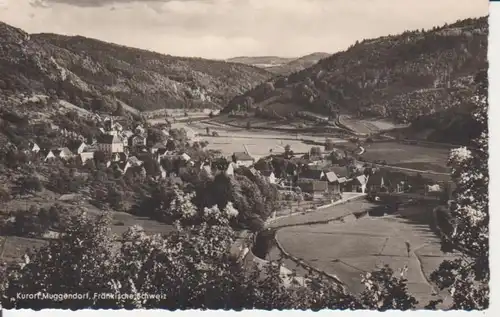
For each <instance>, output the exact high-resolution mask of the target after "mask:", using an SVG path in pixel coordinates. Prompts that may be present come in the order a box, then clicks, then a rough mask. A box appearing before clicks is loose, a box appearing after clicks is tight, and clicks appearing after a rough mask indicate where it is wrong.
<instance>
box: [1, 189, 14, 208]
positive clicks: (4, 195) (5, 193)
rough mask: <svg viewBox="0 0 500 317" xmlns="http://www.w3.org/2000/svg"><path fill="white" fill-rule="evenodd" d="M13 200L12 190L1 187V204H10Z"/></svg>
mask: <svg viewBox="0 0 500 317" xmlns="http://www.w3.org/2000/svg"><path fill="white" fill-rule="evenodd" d="M11 199H12V196H11V192H10V188H9V187H7V186H6V185H0V204H2V203H6V202H9V201H10V200H11Z"/></svg>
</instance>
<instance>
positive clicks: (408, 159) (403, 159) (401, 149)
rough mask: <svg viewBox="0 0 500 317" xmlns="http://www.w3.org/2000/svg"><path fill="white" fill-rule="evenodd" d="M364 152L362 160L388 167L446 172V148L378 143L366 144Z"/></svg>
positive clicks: (447, 151)
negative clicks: (377, 162) (382, 163)
mask: <svg viewBox="0 0 500 317" xmlns="http://www.w3.org/2000/svg"><path fill="white" fill-rule="evenodd" d="M365 150H366V152H365V153H364V154H363V155H362V158H363V160H366V161H370V162H371V161H376V160H378V161H386V162H387V164H388V165H394V166H400V167H404V168H410V169H418V170H431V171H435V172H447V167H446V164H447V162H448V154H449V149H447V148H437V147H424V146H419V145H409V144H403V143H398V142H379V143H371V144H366V145H365Z"/></svg>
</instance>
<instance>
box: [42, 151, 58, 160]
mask: <svg viewBox="0 0 500 317" xmlns="http://www.w3.org/2000/svg"><path fill="white" fill-rule="evenodd" d="M38 154H39V155H40V156H41V157H42V160H44V161H45V162H47V161H48V160H50V159H55V158H56V156H55V155H54V153H53V152H52V150H49V149H41V150H40V151H39V152H38Z"/></svg>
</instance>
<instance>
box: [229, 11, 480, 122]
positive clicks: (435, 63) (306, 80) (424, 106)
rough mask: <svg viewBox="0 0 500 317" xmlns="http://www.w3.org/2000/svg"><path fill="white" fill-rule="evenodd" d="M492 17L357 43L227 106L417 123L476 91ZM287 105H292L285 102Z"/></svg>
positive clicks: (243, 109)
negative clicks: (475, 83) (416, 121)
mask: <svg viewBox="0 0 500 317" xmlns="http://www.w3.org/2000/svg"><path fill="white" fill-rule="evenodd" d="M487 37H488V21H487V18H486V17H483V18H480V19H467V20H463V21H459V22H457V23H454V24H452V25H445V26H443V27H439V28H438V27H435V28H433V29H432V30H428V31H412V32H410V31H408V32H405V33H403V34H400V35H394V36H386V37H380V38H377V39H372V40H364V41H361V42H357V43H356V44H354V45H353V46H351V47H350V48H349V49H347V50H346V51H343V52H339V53H336V54H334V55H331V56H330V57H328V58H325V59H322V60H320V61H319V62H318V63H317V64H315V65H313V66H311V67H309V68H307V69H304V70H302V71H299V72H295V73H293V74H290V75H286V76H277V77H274V78H272V79H270V80H269V81H267V82H266V83H263V84H261V85H259V86H258V87H256V88H254V89H252V90H250V91H248V92H246V93H245V94H243V95H240V96H237V97H235V98H234V99H232V100H231V101H230V102H229V104H228V106H227V107H226V108H225V109H224V110H223V112H225V113H230V112H231V111H240V112H242V111H243V112H245V111H247V112H251V113H252V112H255V111H256V110H257V111H259V112H261V111H262V110H263V109H267V111H268V112H272V113H275V114H277V115H278V116H287V117H289V118H290V117H291V116H292V114H293V113H294V112H297V111H308V112H314V113H317V114H322V115H325V116H332V115H333V116H336V115H339V114H347V115H349V116H350V117H351V118H358V119H360V118H384V119H390V120H391V121H393V122H395V123H412V122H413V121H415V120H416V119H417V118H419V117H421V116H423V115H429V114H433V113H440V112H443V111H444V115H446V114H447V113H448V114H451V115H453V112H452V111H451V112H450V111H447V109H455V108H456V107H459V106H461V105H462V104H463V102H464V100H467V98H468V97H469V96H470V94H471V90H472V86H473V85H472V82H473V79H474V76H475V75H476V73H477V72H478V71H480V70H481V69H485V68H487ZM283 105H287V107H284V106H283Z"/></svg>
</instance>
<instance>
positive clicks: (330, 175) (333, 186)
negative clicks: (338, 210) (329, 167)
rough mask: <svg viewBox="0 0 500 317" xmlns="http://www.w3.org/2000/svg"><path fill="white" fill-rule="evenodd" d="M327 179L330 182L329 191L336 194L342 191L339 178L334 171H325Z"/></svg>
mask: <svg viewBox="0 0 500 317" xmlns="http://www.w3.org/2000/svg"><path fill="white" fill-rule="evenodd" d="M325 179H326V181H327V182H328V191H329V192H332V193H334V194H336V193H341V192H342V190H341V188H340V183H339V178H338V177H337V175H336V174H335V173H334V172H327V173H325Z"/></svg>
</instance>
